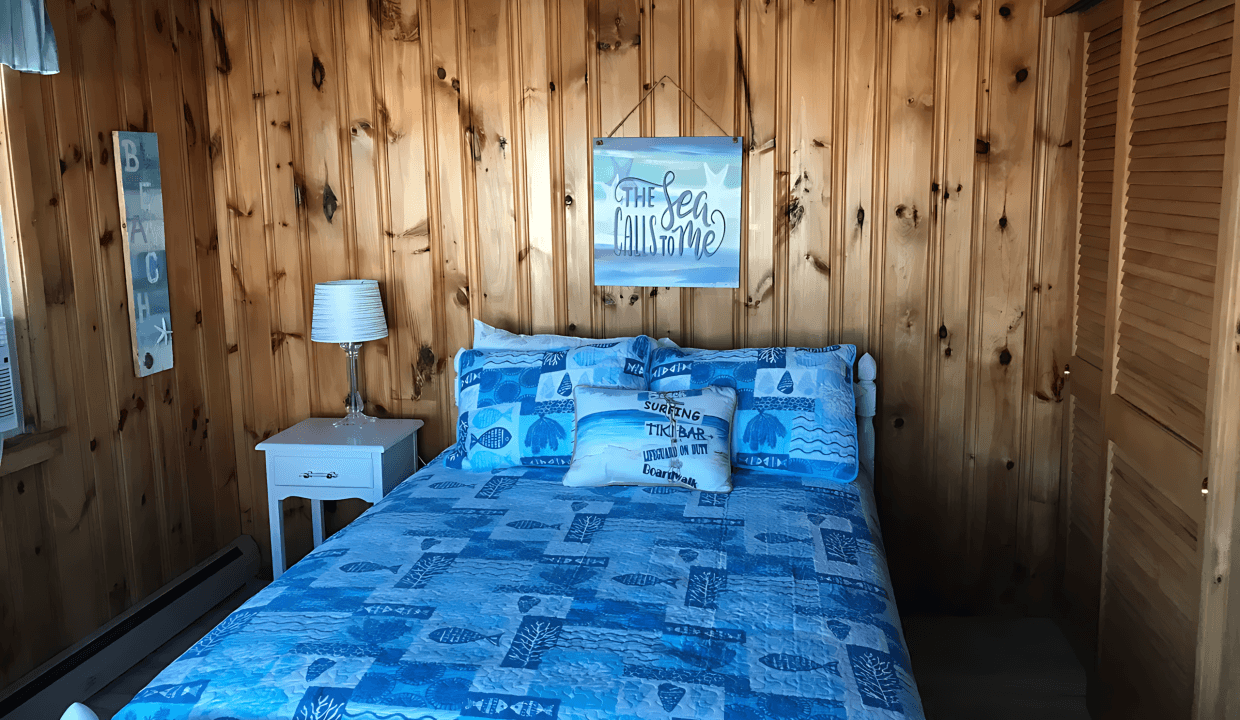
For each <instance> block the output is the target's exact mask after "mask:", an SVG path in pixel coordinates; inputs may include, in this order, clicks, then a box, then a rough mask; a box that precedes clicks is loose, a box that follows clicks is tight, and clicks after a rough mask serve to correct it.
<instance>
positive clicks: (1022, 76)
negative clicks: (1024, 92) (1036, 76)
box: [1016, 68, 1029, 83]
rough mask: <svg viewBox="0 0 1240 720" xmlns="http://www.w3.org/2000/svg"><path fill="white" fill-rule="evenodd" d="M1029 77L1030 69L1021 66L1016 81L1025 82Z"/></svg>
mask: <svg viewBox="0 0 1240 720" xmlns="http://www.w3.org/2000/svg"><path fill="white" fill-rule="evenodd" d="M1028 79H1029V70H1028V69H1026V68H1021V69H1019V70H1017V71H1016V82H1018V83H1023V82H1024V81H1026V80H1028Z"/></svg>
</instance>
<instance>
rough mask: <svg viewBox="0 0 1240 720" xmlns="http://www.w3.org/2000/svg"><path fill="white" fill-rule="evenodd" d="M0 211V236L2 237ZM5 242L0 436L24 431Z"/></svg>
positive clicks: (0, 262) (0, 249)
mask: <svg viewBox="0 0 1240 720" xmlns="http://www.w3.org/2000/svg"><path fill="white" fill-rule="evenodd" d="M4 237H5V235H4V217H3V216H2V215H0V238H4ZM7 245H8V243H7V242H0V280H2V282H0V324H2V325H3V333H2V334H0V343H2V346H0V438H10V437H13V436H14V435H20V434H22V433H24V432H26V427H25V422H24V421H23V419H22V418H23V413H22V390H21V387H22V385H21V376H20V375H19V373H18V369H17V352H16V349H17V335H16V333H15V332H14V323H13V291H12V289H11V288H10V287H9V262H8V260H9V258H8V247H7Z"/></svg>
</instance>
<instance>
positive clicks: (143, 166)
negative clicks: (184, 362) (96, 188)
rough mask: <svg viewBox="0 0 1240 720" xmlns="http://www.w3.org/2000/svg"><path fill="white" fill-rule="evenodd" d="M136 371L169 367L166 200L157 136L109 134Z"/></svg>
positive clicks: (140, 374) (140, 373) (142, 372)
mask: <svg viewBox="0 0 1240 720" xmlns="http://www.w3.org/2000/svg"><path fill="white" fill-rule="evenodd" d="M112 151H113V157H114V158H116V160H115V163H114V164H115V165H116V182H117V185H118V186H119V193H118V194H119V195H120V205H121V217H122V218H124V220H123V222H122V223H121V235H122V237H123V238H124V241H125V242H124V248H125V270H126V273H125V281H126V285H127V286H128V289H129V298H130V301H129V330H130V337H131V339H132V343H133V362H134V371H135V372H136V373H137V374H138V377H146V376H147V375H152V374H154V373H157V372H159V371H161V370H167V369H168V368H170V367H172V315H171V314H170V312H169V305H168V263H167V256H166V254H165V253H164V196H163V191H162V189H161V185H160V179H159V142H158V138H157V137H156V135H155V133H143V132H119V131H118V132H113V133H112Z"/></svg>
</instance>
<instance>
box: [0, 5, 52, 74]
mask: <svg viewBox="0 0 1240 720" xmlns="http://www.w3.org/2000/svg"><path fill="white" fill-rule="evenodd" d="M0 63H3V64H5V65H8V66H9V67H11V68H13V69H14V70H21V71H22V72H32V73H39V74H40V75H50V74H52V73H55V72H59V71H60V62H59V60H58V59H57V57H56V36H55V35H53V34H52V21H51V19H50V18H48V16H47V9H46V8H45V7H44V6H43V0H0Z"/></svg>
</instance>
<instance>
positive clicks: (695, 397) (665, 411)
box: [564, 386, 736, 492]
mask: <svg viewBox="0 0 1240 720" xmlns="http://www.w3.org/2000/svg"><path fill="white" fill-rule="evenodd" d="M735 412H736V391H735V390H733V389H732V388H724V387H704V388H702V389H700V390H674V391H671V392H653V391H649V390H615V389H609V388H595V387H585V386H581V387H578V388H577V443H576V446H575V447H574V449H573V463H572V466H571V467H570V468H569V469H568V472H567V473H565V474H564V484H565V485H568V486H571V487H602V486H604V485H652V486H661V487H680V488H687V489H690V490H702V491H704V492H728V491H730V490H731V489H732V481H731V477H732V461H731V459H730V458H729V454H728V449H729V446H730V443H731V436H732V416H733V414H734V413H735Z"/></svg>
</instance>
